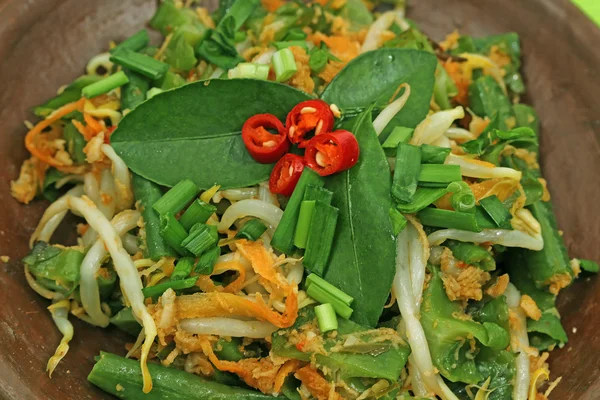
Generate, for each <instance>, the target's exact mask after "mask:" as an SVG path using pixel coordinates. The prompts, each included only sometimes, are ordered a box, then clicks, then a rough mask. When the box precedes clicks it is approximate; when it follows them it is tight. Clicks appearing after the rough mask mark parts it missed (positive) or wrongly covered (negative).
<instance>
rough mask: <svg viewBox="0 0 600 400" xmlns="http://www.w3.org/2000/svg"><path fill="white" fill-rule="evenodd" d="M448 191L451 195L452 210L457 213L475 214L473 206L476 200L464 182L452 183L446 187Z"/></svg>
mask: <svg viewBox="0 0 600 400" xmlns="http://www.w3.org/2000/svg"><path fill="white" fill-rule="evenodd" d="M448 191H449V192H450V193H452V197H451V198H450V202H451V203H452V208H453V209H454V210H455V211H459V212H470V213H474V212H475V204H476V202H477V200H476V199H475V195H474V194H473V191H472V190H471V188H470V187H469V185H468V184H467V183H466V182H463V181H458V182H452V183H451V184H449V185H448Z"/></svg>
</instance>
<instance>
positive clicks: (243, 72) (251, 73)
mask: <svg viewBox="0 0 600 400" xmlns="http://www.w3.org/2000/svg"><path fill="white" fill-rule="evenodd" d="M228 76H229V78H230V79H241V78H245V79H260V80H262V81H266V80H267V79H269V66H268V65H264V64H253V63H240V64H238V65H237V66H236V67H235V68H233V69H230V70H229V74H228Z"/></svg>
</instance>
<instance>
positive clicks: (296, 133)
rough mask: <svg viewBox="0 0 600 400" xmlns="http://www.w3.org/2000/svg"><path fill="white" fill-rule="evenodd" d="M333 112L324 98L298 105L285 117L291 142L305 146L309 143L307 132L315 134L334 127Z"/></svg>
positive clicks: (328, 130)
mask: <svg viewBox="0 0 600 400" xmlns="http://www.w3.org/2000/svg"><path fill="white" fill-rule="evenodd" d="M333 121H334V117H333V112H332V111H331V109H330V108H329V104H327V103H325V102H324V101H323V100H307V101H303V102H302V103H300V104H298V105H296V107H294V108H292V111H290V112H289V114H288V115H287V118H286V119H285V128H286V129H287V133H288V136H289V138H290V142H292V143H294V144H298V145H299V147H301V148H304V147H306V144H307V143H308V138H307V137H306V136H307V134H309V133H310V132H312V131H314V134H315V136H316V135H319V134H322V133H325V132H330V131H331V130H332V129H333Z"/></svg>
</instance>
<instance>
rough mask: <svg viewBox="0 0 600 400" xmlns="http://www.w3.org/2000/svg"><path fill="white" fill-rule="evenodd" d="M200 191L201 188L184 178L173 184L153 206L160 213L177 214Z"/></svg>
mask: <svg viewBox="0 0 600 400" xmlns="http://www.w3.org/2000/svg"><path fill="white" fill-rule="evenodd" d="M198 193H200V189H198V187H197V186H196V184H195V183H194V182H192V181H190V180H184V181H181V182H179V183H178V184H177V185H175V186H173V187H172V188H171V189H169V191H168V192H167V193H165V194H164V195H163V196H162V197H161V198H160V199H158V200H157V201H156V202H155V203H154V205H153V206H152V207H153V208H154V209H155V210H156V212H158V213H159V214H160V215H164V214H168V213H171V214H177V213H178V212H179V211H181V210H183V208H184V207H185V206H186V205H187V204H188V203H189V202H190V201H192V199H193V198H194V197H196V196H197V195H198Z"/></svg>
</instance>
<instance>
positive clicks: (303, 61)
mask: <svg viewBox="0 0 600 400" xmlns="http://www.w3.org/2000/svg"><path fill="white" fill-rule="evenodd" d="M290 50H292V53H293V54H294V59H295V60H296V67H297V68H298V72H296V74H295V75H294V76H293V77H292V78H291V79H290V80H289V81H288V84H289V85H290V86H293V87H295V88H297V89H300V90H303V91H305V92H306V93H312V92H313V91H314V90H315V82H314V81H313V80H312V78H311V77H310V67H309V66H308V61H309V60H310V57H309V56H308V54H306V51H305V50H304V49H303V48H302V47H298V46H292V47H290Z"/></svg>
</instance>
